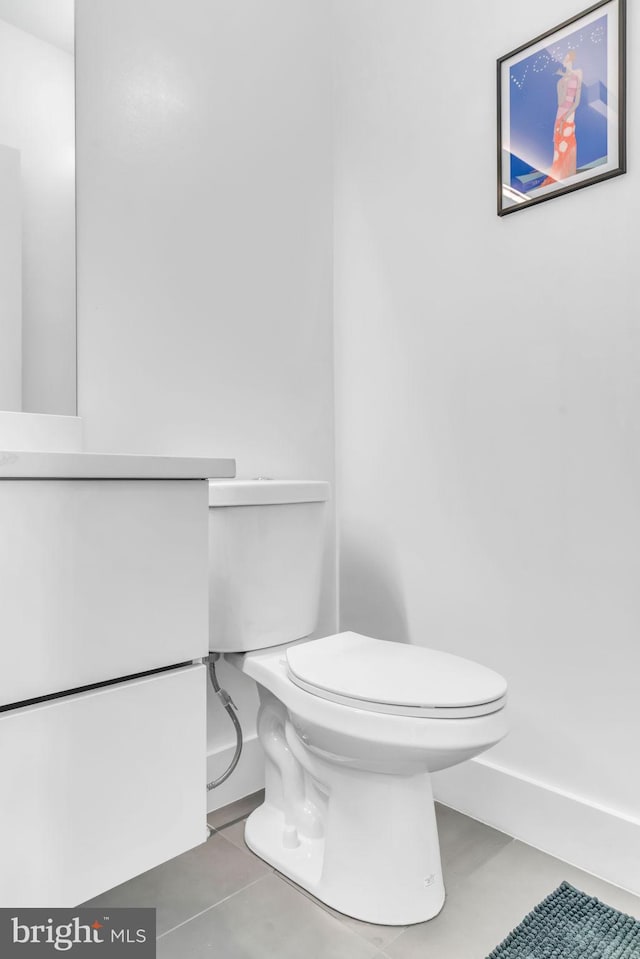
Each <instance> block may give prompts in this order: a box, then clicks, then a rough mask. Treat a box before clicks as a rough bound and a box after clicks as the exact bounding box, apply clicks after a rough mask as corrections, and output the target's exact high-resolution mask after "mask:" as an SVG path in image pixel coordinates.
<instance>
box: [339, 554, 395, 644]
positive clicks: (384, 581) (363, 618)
mask: <svg viewBox="0 0 640 959" xmlns="http://www.w3.org/2000/svg"><path fill="white" fill-rule="evenodd" d="M340 590H341V596H342V597H344V598H343V599H342V601H341V603H340V630H341V631H347V630H353V631H354V632H358V633H364V634H365V635H368V636H372V637H373V638H374V639H386V640H389V641H390V642H395V643H409V642H410V639H409V626H408V623H407V612H406V604H405V601H404V595H403V591H402V588H401V586H400V577H399V575H398V574H397V570H396V568H395V566H394V564H393V561H391V562H387V563H381V562H380V561H379V560H373V558H372V556H371V555H370V554H368V553H367V552H365V551H364V550H362V549H361V548H357V547H354V546H353V545H352V544H349V543H343V545H342V552H341V557H340Z"/></svg>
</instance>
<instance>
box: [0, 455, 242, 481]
mask: <svg viewBox="0 0 640 959" xmlns="http://www.w3.org/2000/svg"><path fill="white" fill-rule="evenodd" d="M235 475H236V461H235V460H234V459H224V458H210V457H204V456H203V457H200V456H196V457H187V456H142V455H134V454H129V453H57V452H39V451H38V452H21V451H19V450H0V480H2V479H159V480H162V479H165V480H169V479H226V478H233V477H234V476H235Z"/></svg>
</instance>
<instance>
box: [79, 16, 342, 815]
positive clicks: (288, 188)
mask: <svg viewBox="0 0 640 959" xmlns="http://www.w3.org/2000/svg"><path fill="white" fill-rule="evenodd" d="M329 29H330V19H329V10H328V9H327V8H326V6H325V5H324V4H319V3H316V2H314V0H269V2H268V3H265V2H264V0H234V2H233V3H227V2H222V0H182V2H180V3H176V2H175V0H110V2H109V3H101V2H96V0H80V2H79V4H78V9H77V18H76V47H77V77H78V82H77V88H78V101H77V120H78V136H77V164H78V317H79V329H78V349H79V412H80V415H81V416H82V417H83V419H84V425H85V435H86V442H87V448H89V449H93V450H97V449H101V450H117V451H119V452H124V451H136V452H156V453H171V454H181V453H183V454H187V453H191V454H196V455H198V454H199V455H206V454H217V455H225V456H235V457H236V458H237V463H238V474H239V475H241V476H255V475H258V474H260V475H266V476H278V477H304V476H306V477H315V478H319V479H329V480H332V479H333V460H334V441H333V334H332V273H331V268H332V258H331V222H332V219H331V217H332V192H331V191H332V181H331V71H330V58H329ZM333 552H334V543H333V535H331V536H330V542H329V544H328V548H327V562H326V570H325V589H324V602H323V607H322V618H321V623H320V630H321V631H324V632H331V631H333V630H334V628H335V612H334V610H335V584H334V579H335V573H334V569H335V564H334V559H333ZM223 678H224V680H225V682H226V681H227V680H228V681H229V682H230V683H231V684H232V688H231V692H232V694H233V695H234V698H236V697H237V698H238V699H239V700H240V701H241V705H242V706H243V710H242V712H243V721H244V725H245V728H246V730H247V731H248V733H249V734H250V735H251V733H252V731H253V730H254V728H255V727H254V725H253V723H254V714H255V693H254V692H253V689H252V688H250V687H249V686H248V685H247V684H245V685H244V686H243V685H242V684H240V682H239V681H240V679H242V677H237V678H236V677H234V676H233V674H230V673H229V671H226V672H225V671H224V670H223ZM247 683H248V681H247ZM209 739H210V749H211V751H212V752H215V751H216V750H219V749H222V748H223V747H224V746H226V745H228V744H230V743H231V741H232V729H231V725H230V723H229V722H228V720H227V719H226V718H225V717H224V714H223V713H222V712H221V710H220V709H219V708H218V707H216V708H215V709H212V712H211V716H210V737H209ZM247 756H248V757H249V758H251V749H250V748H248V751H247ZM258 762H260V760H259V759H258ZM220 765H223V763H222V762H221V763H220V764H219V765H216V764H215V763H212V764H211V767H210V772H211V774H212V775H214V774H217V773H219V772H220V771H221V768H220ZM214 766H215V768H214ZM245 772H246V771H245ZM243 775H244V772H243V770H242V769H241V770H240V776H239V778H237V779H236V781H237V782H238V783H241V782H243V781H244V782H246V781H247V780H246V779H245V780H243V779H242V776H243ZM248 775H249V780H250V779H251V775H253V773H250V774H248ZM252 781H254V780H252ZM232 788H235V786H233V787H232ZM237 788H238V790H239V793H240V794H242V792H243V788H242V787H241V786H240V785H239V786H238V787H237ZM244 791H245V792H246V791H249V788H248V787H247V788H245V789H244ZM220 797H223V798H224V799H225V800H226V801H228V800H229V799H230V798H233V795H232V794H229V793H228V792H226V793H224V794H223V793H221V794H217V795H216V796H215V797H213V801H215V802H220V801H222V799H221V798H220Z"/></svg>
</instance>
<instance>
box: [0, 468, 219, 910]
mask: <svg viewBox="0 0 640 959" xmlns="http://www.w3.org/2000/svg"><path fill="white" fill-rule="evenodd" d="M3 455H4V454H1V453H0V477H2V478H0V614H1V619H0V624H1V625H0V907H22V908H25V907H29V906H33V907H38V906H75V905H78V904H79V903H81V902H83V901H85V900H87V899H90V898H92V897H93V896H96V895H99V894H100V893H101V892H103V891H105V890H106V889H109V888H112V887H113V886H115V885H118V884H119V883H121V882H124V881H126V880H127V879H130V878H132V877H133V876H135V875H137V874H139V873H141V872H143V871H145V870H147V869H150V868H152V867H153V866H156V865H158V864H159V863H161V862H163V861H165V860H167V859H169V858H172V857H173V856H176V855H178V854H180V853H182V852H184V851H185V850H187V849H189V848H192V847H193V846H195V845H197V844H198V843H200V842H203V841H204V840H205V839H206V838H207V827H206V682H207V675H206V674H207V670H206V667H205V666H203V665H202V663H201V660H202V658H203V657H204V656H206V654H207V652H208V541H207V536H208V484H207V482H206V478H207V477H209V476H212V477H216V476H228V475H231V476H233V475H234V472H235V469H234V467H235V464H234V463H233V461H232V460H231V461H215V460H209V461H206V460H202V461H186V460H172V461H168V460H158V461H157V462H156V463H155V464H154V463H152V462H150V461H151V460H154V458H153V457H140V458H138V457H114V458H112V459H114V460H115V461H116V462H115V463H112V462H109V463H107V464H106V465H105V466H103V467H101V468H100V467H99V465H98V464H97V458H96V457H93V458H91V457H90V456H89V455H88V454H85V455H84V458H83V457H82V454H75V455H74V454H69V455H68V456H65V454H58V457H57V459H56V461H55V463H54V465H53V466H52V465H51V463H49V465H48V466H47V465H42V464H40V465H39V466H38V467H37V468H35V467H33V465H32V467H31V472H32V473H35V474H36V475H30V476H21V475H11V474H12V471H13V473H17V474H20V472H21V469H22V471H26V467H25V465H24V463H23V465H22V467H21V466H20V464H19V463H17V464H16V463H13V464H10V466H9V468H8V469H7V465H6V463H3V459H2V457H3ZM33 455H34V454H32V456H33ZM43 456H45V454H43ZM60 457H62V458H63V459H62V465H60ZM103 460H105V461H107V460H110V458H108V457H103ZM136 461H137V462H136ZM27 465H28V464H27ZM3 466H4V470H5V475H4V476H3ZM109 471H111V473H110V472H109ZM7 472H8V473H9V474H10V475H9V476H7V475H6V473H7ZM154 472H155V473H156V474H158V475H155V476H154ZM43 473H44V474H45V475H42V474H43ZM69 473H71V475H68V474H69ZM105 473H107V474H108V475H106V476H105V475H104V474H105ZM51 474H53V475H51ZM87 474H88V475H87ZM95 474H97V475H95ZM112 474H113V475H112ZM167 474H168V475H167ZM137 475H139V476H140V478H137Z"/></svg>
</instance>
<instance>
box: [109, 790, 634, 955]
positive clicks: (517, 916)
mask: <svg viewBox="0 0 640 959" xmlns="http://www.w3.org/2000/svg"><path fill="white" fill-rule="evenodd" d="M260 802H262V794H261V793H256V794H255V795H253V796H249V797H247V798H246V799H243V800H240V801H239V802H237V803H233V804H232V805H231V806H227V807H226V808H225V809H220V810H218V811H217V812H214V813H211V815H210V816H209V824H210V825H211V826H212V827H213V829H214V833H213V835H212V836H211V838H210V839H209V841H208V842H207V843H205V844H204V845H202V846H198V847H196V848H195V849H192V850H191V851H190V852H187V853H185V854H184V855H182V856H179V857H178V858H177V859H173V860H171V861H170V862H167V863H164V865H162V866H158V867H157V868H156V869H152V870H150V872H147V873H145V874H144V875H142V876H138V877H137V878H135V879H132V880H131V881H130V882H126V883H124V884H123V885H121V886H118V887H117V888H116V889H112V890H110V891H109V892H107V893H105V894H104V895H102V896H99V897H97V898H96V899H93V900H92V901H91V905H98V904H99V905H104V906H108V905H109V906H155V907H156V909H157V924H158V959H201V957H202V959H204V957H207V959H214V957H215V959H485V957H486V956H487V955H488V954H489V953H490V952H491V950H492V949H493V948H494V947H495V946H496V945H497V944H498V943H499V942H500V941H501V940H502V939H503V938H504V937H505V936H506V934H507V933H508V932H509V931H510V930H511V929H512V928H513V927H514V926H516V925H517V924H518V923H519V922H520V920H521V919H522V918H523V916H524V915H525V914H526V913H527V912H529V911H530V910H531V909H532V908H533V906H535V905H536V904H537V903H538V902H539V901H540V900H541V899H544V897H545V896H546V895H547V894H548V893H550V892H551V891H552V890H553V889H555V888H556V886H558V885H559V884H560V882H561V881H562V880H563V879H566V880H567V881H568V882H570V883H572V884H573V885H575V886H577V887H578V888H579V889H583V890H584V891H585V892H587V893H589V894H590V895H595V896H598V897H599V898H600V899H602V900H603V901H605V902H607V903H609V904H610V905H612V906H615V907H616V908H617V909H620V910H622V911H623V912H627V913H630V914H631V915H633V916H635V917H637V918H638V919H640V898H637V897H635V896H632V895H631V894H630V893H627V892H624V891H623V890H621V889H618V888H616V887H615V886H611V885H609V884H608V883H605V882H602V881H601V880H599V879H595V878H594V877H593V876H590V875H588V874H587V873H584V872H581V871H580V870H579V869H574V868H573V867H572V866H568V865H566V863H563V862H561V861H560V860H558V859H554V858H553V857H552V856H547V855H545V854H544V853H541V852H539V851H538V850H536V849H533V848H532V847H531V846H526V845H525V844H524V843H521V842H518V841H517V840H514V839H511V838H510V837H509V836H506V835H504V833H500V832H497V831H496V830H495V829H491V828H490V827H488V826H484V825H482V824H481V823H478V822H476V821H475V820H473V819H469V818H468V817H467V816H462V815H461V814H460V813H457V812H454V811H453V810H451V809H447V808H446V807H445V806H438V807H437V816H438V829H439V833H440V843H441V849H442V862H443V869H444V875H445V883H446V886H447V901H446V903H445V906H444V909H443V910H442V912H441V913H440V915H439V916H437V917H436V918H435V919H432V920H431V921H430V922H426V923H423V924H421V925H418V926H409V927H408V928H402V927H390V926H374V925H369V924H368V923H364V922H358V921H356V920H355V919H349V918H347V917H345V916H341V915H340V914H339V913H336V912H334V911H333V910H331V909H329V908H327V907H326V906H323V905H322V904H321V903H319V902H318V901H317V900H315V899H313V898H312V897H311V896H309V895H307V894H306V893H304V892H302V890H300V889H299V888H298V887H297V886H294V885H293V884H292V883H290V882H289V881H288V880H286V879H284V877H282V876H280V875H279V874H278V873H276V872H275V871H274V870H273V869H271V868H270V867H269V866H267V865H266V864H265V863H263V862H262V861H261V860H260V859H258V858H257V857H256V856H254V855H253V853H251V852H249V850H248V849H247V847H246V846H245V845H244V842H243V829H244V820H245V818H246V817H247V816H248V815H249V813H250V812H251V810H252V809H253V808H255V806H257V805H259V803H260Z"/></svg>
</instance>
